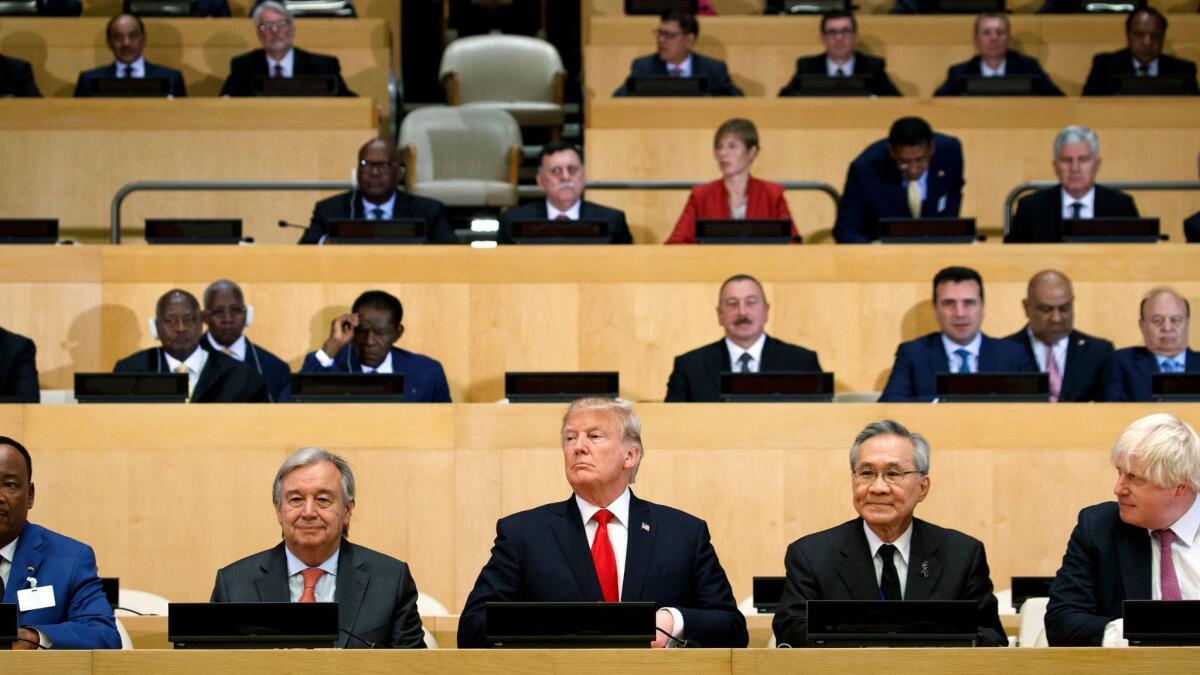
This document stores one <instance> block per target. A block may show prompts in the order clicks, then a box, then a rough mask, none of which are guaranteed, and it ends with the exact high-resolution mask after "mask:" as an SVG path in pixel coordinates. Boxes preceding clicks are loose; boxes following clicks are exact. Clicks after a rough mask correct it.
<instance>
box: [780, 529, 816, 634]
mask: <svg viewBox="0 0 1200 675" xmlns="http://www.w3.org/2000/svg"><path fill="white" fill-rule="evenodd" d="M783 566H784V569H785V570H786V573H787V577H786V580H785V581H784V584H783V594H782V595H781V596H780V597H779V608H778V609H776V610H775V618H774V619H773V620H772V621H771V628H772V629H773V631H774V633H775V642H776V643H778V644H781V645H782V644H789V645H791V646H793V647H807V646H808V600H809V599H810V598H819V597H821V591H820V588H818V586H817V579H816V575H814V574H813V571H812V569H813V568H812V562H811V561H809V559H808V557H807V556H806V555H805V554H804V551H803V550H802V549H801V547H800V544H799V542H793V543H792V544H791V545H790V546H788V549H787V553H786V554H785V555H784V558H783Z"/></svg>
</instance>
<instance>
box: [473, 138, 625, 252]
mask: <svg viewBox="0 0 1200 675" xmlns="http://www.w3.org/2000/svg"><path fill="white" fill-rule="evenodd" d="M537 184H538V187H540V188H541V189H542V191H544V192H545V193H546V198H545V199H544V200H539V201H536V202H531V203H529V204H525V205H522V206H517V207H514V208H511V209H509V210H507V211H505V212H504V216H503V217H501V218H500V232H499V233H498V234H497V236H496V240H497V241H499V242H500V243H501V244H511V243H513V239H512V230H513V223H516V222H520V221H522V220H589V221H604V222H605V223H607V224H608V234H609V236H610V237H611V239H612V240H611V242H610V243H613V244H632V243H633V237H632V236H630V234H629V226H628V225H626V224H625V213H624V212H622V211H618V210H617V209H610V208H608V207H607V206H600V205H599V204H593V203H592V202H589V201H584V200H583V189H584V187H585V186H586V184H587V178H586V177H585V175H584V171H583V154H582V153H581V152H580V150H579V148H577V147H575V146H574V145H572V144H570V143H567V142H565V141H551V142H549V143H547V144H546V145H543V146H542V152H541V154H540V155H539V156H538V172H537Z"/></svg>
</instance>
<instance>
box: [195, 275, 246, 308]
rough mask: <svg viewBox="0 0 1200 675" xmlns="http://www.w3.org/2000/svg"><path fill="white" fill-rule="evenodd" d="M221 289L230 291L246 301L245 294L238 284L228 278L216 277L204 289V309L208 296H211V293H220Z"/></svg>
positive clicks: (206, 306)
mask: <svg viewBox="0 0 1200 675" xmlns="http://www.w3.org/2000/svg"><path fill="white" fill-rule="evenodd" d="M221 291H231V292H233V294H234V295H236V296H237V297H238V300H239V301H241V302H246V296H245V294H243V293H242V287H241V286H238V285H237V284H236V283H234V282H232V281H230V280H229V279H217V280H216V281H214V282H212V283H211V284H209V285H208V288H206V289H204V307H205V308H206V309H207V308H208V299H209V297H211V296H212V294H213V293H220V292H221Z"/></svg>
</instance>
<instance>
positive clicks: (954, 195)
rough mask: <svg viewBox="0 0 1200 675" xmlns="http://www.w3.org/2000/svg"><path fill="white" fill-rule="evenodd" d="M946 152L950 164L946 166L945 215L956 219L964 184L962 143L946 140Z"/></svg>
mask: <svg viewBox="0 0 1200 675" xmlns="http://www.w3.org/2000/svg"><path fill="white" fill-rule="evenodd" d="M946 152H947V153H948V154H950V162H949V163H948V164H947V166H946V173H947V175H948V176H949V181H948V182H949V185H948V186H947V188H946V210H945V211H944V212H943V213H945V214H946V215H948V216H950V217H952V218H957V217H958V214H959V212H960V211H961V210H962V189H963V185H965V184H966V182H965V181H964V180H963V168H964V167H963V150H962V143H960V142H959V141H958V139H956V138H947V143H946Z"/></svg>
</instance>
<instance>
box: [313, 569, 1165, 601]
mask: <svg viewBox="0 0 1200 675" xmlns="http://www.w3.org/2000/svg"><path fill="white" fill-rule="evenodd" d="M322 574H325V570H323V569H321V568H320V567H310V568H308V569H306V570H300V576H302V577H304V592H303V593H301V594H300V602H316V601H317V579H320V578H321V575H322ZM1172 574H1174V573H1173V572H1172Z"/></svg>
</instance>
